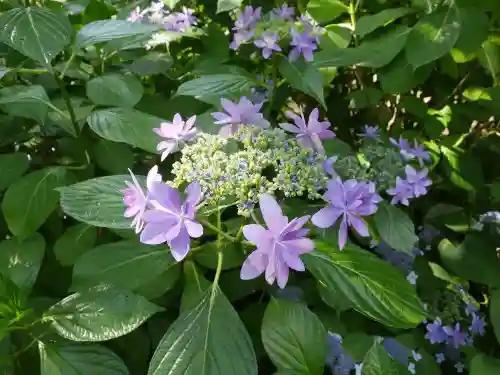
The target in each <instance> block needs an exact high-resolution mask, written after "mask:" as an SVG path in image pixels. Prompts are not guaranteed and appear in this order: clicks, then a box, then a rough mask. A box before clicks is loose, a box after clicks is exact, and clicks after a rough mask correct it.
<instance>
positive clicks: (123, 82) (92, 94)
mask: <svg viewBox="0 0 500 375" xmlns="http://www.w3.org/2000/svg"><path fill="white" fill-rule="evenodd" d="M143 93H144V90H143V88H142V84H141V81H139V80H138V79H137V78H135V77H134V76H131V75H126V76H123V75H118V74H109V75H105V76H99V77H95V78H93V79H91V80H90V81H88V82H87V96H88V97H89V98H90V100H92V101H93V102H94V103H95V104H99V105H104V106H117V107H133V106H135V105H136V104H137V103H139V100H141V98H142V94H143Z"/></svg>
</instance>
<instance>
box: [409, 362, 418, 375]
mask: <svg viewBox="0 0 500 375" xmlns="http://www.w3.org/2000/svg"><path fill="white" fill-rule="evenodd" d="M408 371H409V372H410V373H411V374H413V375H415V373H416V369H415V363H413V362H410V363H408Z"/></svg>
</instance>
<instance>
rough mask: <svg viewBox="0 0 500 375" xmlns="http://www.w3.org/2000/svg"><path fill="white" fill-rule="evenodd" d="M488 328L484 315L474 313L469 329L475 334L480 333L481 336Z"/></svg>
mask: <svg viewBox="0 0 500 375" xmlns="http://www.w3.org/2000/svg"><path fill="white" fill-rule="evenodd" d="M485 328H486V322H485V321H484V319H483V318H482V317H480V316H479V315H478V314H473V315H472V323H471V325H470V327H469V331H470V332H471V333H474V334H478V335H480V336H483V335H484V332H485V330H484V329H485Z"/></svg>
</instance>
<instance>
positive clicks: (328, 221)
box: [312, 178, 382, 249]
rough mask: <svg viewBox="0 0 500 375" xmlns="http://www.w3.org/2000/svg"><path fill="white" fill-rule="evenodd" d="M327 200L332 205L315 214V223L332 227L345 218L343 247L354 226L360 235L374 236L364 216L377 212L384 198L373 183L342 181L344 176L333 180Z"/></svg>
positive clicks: (341, 230)
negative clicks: (348, 231) (350, 228)
mask: <svg viewBox="0 0 500 375" xmlns="http://www.w3.org/2000/svg"><path fill="white" fill-rule="evenodd" d="M323 199H324V200H325V201H327V202H328V203H329V205H328V206H326V207H324V208H322V209H321V210H319V211H318V212H316V213H315V214H314V215H313V217H312V223H313V224H314V225H316V226H317V227H319V228H329V227H331V226H333V225H334V224H335V223H336V222H337V220H338V219H339V218H342V221H341V223H340V229H339V239H338V241H339V242H338V245H339V248H340V249H343V248H344V246H345V243H346V241H347V229H348V227H352V228H353V229H354V230H355V231H356V232H357V233H358V234H359V235H360V236H363V237H369V236H370V232H369V230H368V227H367V225H366V223H365V222H364V220H363V219H362V218H361V217H363V216H369V215H372V214H374V213H375V212H376V211H377V203H378V202H380V201H381V200H382V198H381V197H380V196H379V195H378V194H377V193H376V192H375V184H374V183H373V182H359V181H356V180H347V181H346V182H342V180H341V179H340V178H337V179H335V180H330V181H329V182H328V184H327V190H326V193H325V195H324V197H323Z"/></svg>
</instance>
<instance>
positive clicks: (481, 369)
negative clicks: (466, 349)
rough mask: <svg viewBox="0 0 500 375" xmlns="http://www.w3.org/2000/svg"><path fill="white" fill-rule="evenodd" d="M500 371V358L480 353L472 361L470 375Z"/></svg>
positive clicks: (490, 374) (493, 373)
mask: <svg viewBox="0 0 500 375" xmlns="http://www.w3.org/2000/svg"><path fill="white" fill-rule="evenodd" d="M499 371H500V360H499V359H498V358H492V357H488V356H486V355H485V354H478V355H476V356H474V358H472V361H471V362H470V371H469V375H497V374H498V372H499Z"/></svg>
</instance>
